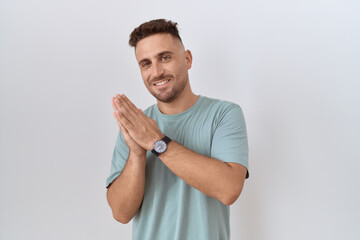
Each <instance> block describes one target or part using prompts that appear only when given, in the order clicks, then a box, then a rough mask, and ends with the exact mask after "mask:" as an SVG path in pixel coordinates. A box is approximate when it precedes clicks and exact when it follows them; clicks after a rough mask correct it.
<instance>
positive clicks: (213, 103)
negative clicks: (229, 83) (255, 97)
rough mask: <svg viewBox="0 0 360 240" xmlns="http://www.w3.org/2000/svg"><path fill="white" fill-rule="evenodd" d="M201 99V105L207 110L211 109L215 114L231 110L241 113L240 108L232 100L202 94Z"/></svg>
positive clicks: (226, 112) (223, 113)
mask: <svg viewBox="0 0 360 240" xmlns="http://www.w3.org/2000/svg"><path fill="white" fill-rule="evenodd" d="M202 99H203V100H202V106H201V107H202V108H205V109H207V110H208V111H212V112H214V113H216V114H217V115H226V114H228V113H232V112H241V113H242V108H241V107H240V106H239V105H238V104H236V103H234V102H230V101H226V100H221V99H216V98H209V97H205V96H202Z"/></svg>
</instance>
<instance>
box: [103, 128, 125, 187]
mask: <svg viewBox="0 0 360 240" xmlns="http://www.w3.org/2000/svg"><path fill="white" fill-rule="evenodd" d="M128 156H129V148H128V146H127V145H126V143H125V140H124V137H123V135H122V134H121V131H120V130H119V133H118V136H117V139H116V144H115V147H114V152H113V156H112V161H111V169H110V175H109V177H108V178H107V179H106V188H108V187H109V185H110V183H112V182H113V181H114V180H115V179H116V178H117V177H118V176H119V175H120V173H121V172H122V170H123V169H124V167H125V163H126V161H127V158H128Z"/></svg>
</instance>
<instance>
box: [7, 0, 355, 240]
mask: <svg viewBox="0 0 360 240" xmlns="http://www.w3.org/2000/svg"><path fill="white" fill-rule="evenodd" d="M359 12H360V4H359V2H358V1H355V0H354V1H348V0H319V1H316V0H315V1H314V0H303V1H285V0H274V1H265V0H260V1H235V0H234V1H229V0H227V1H221V2H220V1H209V0H208V1H177V2H172V1H134V3H130V2H129V1H127V2H125V1H114V0H104V1H100V0H98V1H95V0H87V1H85V0H71V1H70V0H51V1H48V0H33V1H24V0H23V1H21V0H19V1H17V0H11V1H10V0H0V137H1V139H0V160H1V162H0V239H1V240H3V239H4V240H20V239H37V240H39V239H40V240H63V239H74V240H75V239H87V240H97V239H124V240H126V239H131V230H132V223H131V222H130V223H129V224H127V225H123V224H121V223H118V222H116V221H115V220H114V219H113V218H112V214H111V210H110V208H109V206H108V204H107V201H106V195H105V194H106V189H105V180H106V178H107V177H108V174H109V173H110V162H111V157H112V151H113V148H114V145H115V140H116V135H117V131H118V126H117V124H116V122H115V120H114V118H113V116H112V112H113V110H112V107H111V97H112V96H114V95H115V94H116V93H125V94H127V96H128V97H129V98H130V99H131V100H132V101H133V102H134V103H135V104H136V105H137V106H138V107H140V108H142V109H145V108H146V107H148V106H149V105H151V104H153V103H155V100H154V99H153V97H152V96H151V95H150V94H149V93H148V92H147V90H146V88H145V87H144V85H143V83H142V79H141V75H140V71H139V69H138V66H137V64H136V61H135V57H134V52H133V51H134V50H133V49H132V48H130V47H129V46H128V44H127V42H128V37H129V34H130V32H131V31H132V30H133V29H134V28H135V27H137V26H138V25H140V24H141V23H143V22H145V21H148V20H151V19H155V18H166V19H171V20H173V21H176V22H178V23H179V30H180V34H181V36H182V38H183V41H184V44H185V47H186V48H187V49H190V50H191V51H192V54H193V66H192V69H191V70H190V81H191V84H192V86H193V90H194V92H195V93H196V94H201V95H204V96H208V97H213V98H220V99H224V100H229V101H233V102H235V103H237V104H239V105H240V106H241V107H242V109H243V112H244V115H245V119H246V123H247V130H248V139H249V144H250V178H249V179H248V180H246V183H245V187H244V190H243V192H242V194H241V196H240V198H239V199H238V201H237V202H236V203H235V204H234V205H232V206H231V234H232V239H233V240H238V239H239V240H240V239H246V240H288V239H292V240H302V239H316V240H318V239H326V240H338V239H346V240H358V239H360V228H359V224H360V207H359V203H360V177H359V170H360V163H359V161H360V150H359V149H360V148H359V141H360V128H359V123H360V97H359V90H360V83H359V81H360V70H359V69H360V46H359V45H360V44H359V43H360V31H359V30H360V28H359V22H360V17H359Z"/></svg>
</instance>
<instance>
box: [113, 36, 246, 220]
mask: <svg viewBox="0 0 360 240" xmlns="http://www.w3.org/2000/svg"><path fill="white" fill-rule="evenodd" d="M135 55H136V59H137V62H138V64H139V67H140V71H141V75H142V78H143V81H144V84H145V86H146V88H147V89H148V90H149V92H150V93H151V94H152V95H153V96H154V97H155V98H156V99H157V102H158V108H159V110H160V111H161V112H162V113H164V114H177V113H181V112H183V111H185V110H186V109H188V108H190V107H191V106H193V105H194V103H195V102H196V100H197V99H198V96H196V95H195V94H194V93H193V92H192V90H191V87H190V83H189V76H188V70H189V69H190V68H191V64H192V55H191V52H190V51H189V50H186V51H185V50H184V47H183V45H182V43H181V41H180V40H178V39H177V38H174V37H172V36H171V35H170V34H155V35H151V36H149V37H146V38H144V39H142V40H140V41H139V42H138V44H137V46H136V49H135ZM164 81H168V82H166V83H165V84H163V85H161V86H156V85H155V84H156V83H160V82H164ZM112 105H113V108H114V113H113V116H114V118H115V120H116V121H117V123H118V125H119V128H120V131H121V132H122V134H123V135H124V139H125V142H126V144H127V146H128V147H129V150H130V154H129V158H128V161H127V163H126V164H125V167H124V170H123V172H122V173H121V174H120V176H119V177H118V178H117V179H116V180H114V182H113V183H112V184H111V185H110V186H109V188H108V191H107V198H108V202H109V205H110V207H111V209H112V212H113V216H114V218H115V219H116V220H118V221H119V222H122V223H127V222H129V221H130V220H131V219H132V218H133V217H134V215H135V214H136V212H137V210H138V208H139V206H140V205H141V201H142V198H143V195H144V188H145V166H146V150H152V149H153V145H154V143H155V141H157V140H159V139H161V138H163V137H164V134H163V133H161V131H160V130H159V128H158V125H157V123H156V122H155V121H154V120H152V119H151V118H149V117H147V116H146V115H145V114H143V113H142V112H141V110H139V109H138V108H137V107H136V106H135V105H134V104H133V103H132V102H131V101H130V100H129V99H128V98H127V97H126V96H125V95H124V94H122V95H119V94H117V95H116V96H115V97H113V98H112ZM159 158H160V160H161V161H162V162H163V163H164V164H165V165H166V166H167V167H168V168H169V169H170V170H171V171H172V172H173V173H174V174H176V175H177V176H178V177H180V178H181V179H183V180H184V181H185V182H186V183H188V184H189V185H191V186H192V187H194V188H196V189H198V190H199V191H201V192H202V193H204V194H206V195H208V196H210V197H213V198H216V199H218V200H219V201H221V202H222V203H223V204H226V205H231V204H233V203H234V202H235V201H236V200H237V198H238V197H239V195H240V193H241V191H242V188H243V184H244V180H245V176H246V171H247V170H246V168H245V167H244V166H242V165H240V164H237V163H225V162H222V161H221V159H220V160H219V159H214V158H209V157H206V156H203V155H200V154H198V153H196V152H193V151H191V150H189V149H187V148H185V147H184V146H182V145H180V144H179V143H177V142H175V141H171V142H170V143H169V144H168V149H167V150H166V152H164V153H162V154H160V156H159ZM124 193H126V194H124Z"/></svg>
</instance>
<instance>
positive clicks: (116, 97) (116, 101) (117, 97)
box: [115, 94, 121, 108]
mask: <svg viewBox="0 0 360 240" xmlns="http://www.w3.org/2000/svg"><path fill="white" fill-rule="evenodd" d="M120 101H121V98H120V94H116V95H115V104H116V106H117V107H118V108H120Z"/></svg>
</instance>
